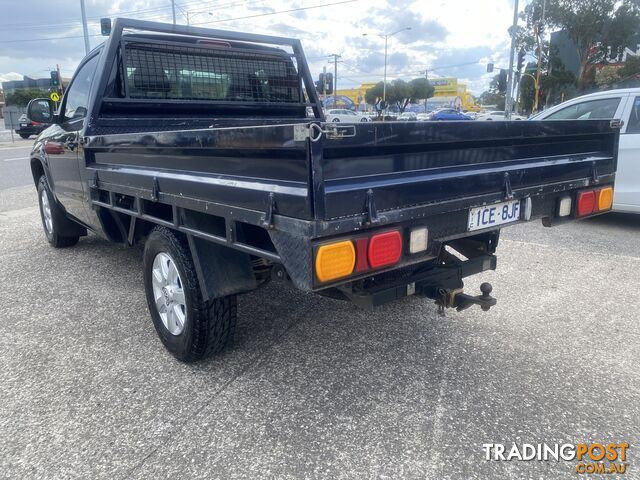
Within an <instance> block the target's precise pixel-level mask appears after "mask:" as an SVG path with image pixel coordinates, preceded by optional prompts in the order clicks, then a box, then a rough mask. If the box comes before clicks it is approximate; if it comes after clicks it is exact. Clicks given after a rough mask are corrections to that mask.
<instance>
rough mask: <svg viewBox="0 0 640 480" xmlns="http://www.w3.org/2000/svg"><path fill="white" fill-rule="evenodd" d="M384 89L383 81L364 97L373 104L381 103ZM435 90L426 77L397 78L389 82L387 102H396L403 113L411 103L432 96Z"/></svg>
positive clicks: (369, 90)
mask: <svg viewBox="0 0 640 480" xmlns="http://www.w3.org/2000/svg"><path fill="white" fill-rule="evenodd" d="M383 91H384V85H383V83H382V82H378V83H376V84H375V85H374V86H373V87H371V88H370V89H368V90H367V91H366V92H365V94H364V99H365V101H366V102H367V103H369V104H371V105H379V103H380V101H381V100H382V96H383ZM433 92H434V88H433V85H431V83H429V81H428V80H427V79H426V78H414V79H413V80H411V81H409V82H406V81H404V80H400V79H396V80H393V81H391V82H388V83H387V89H386V100H387V104H395V105H396V106H397V107H398V110H399V111H400V113H402V112H404V110H405V109H406V108H407V105H409V103H411V102H413V101H417V100H425V99H427V98H430V97H432V96H433Z"/></svg>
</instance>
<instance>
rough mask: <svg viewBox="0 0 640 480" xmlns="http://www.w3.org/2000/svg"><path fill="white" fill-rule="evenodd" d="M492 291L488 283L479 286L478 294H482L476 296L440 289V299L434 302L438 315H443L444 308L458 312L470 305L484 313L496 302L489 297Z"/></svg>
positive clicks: (459, 290)
mask: <svg viewBox="0 0 640 480" xmlns="http://www.w3.org/2000/svg"><path fill="white" fill-rule="evenodd" d="M492 290H493V287H492V286H491V284H490V283H488V282H484V283H483V284H481V285H480V292H482V294H481V295H476V296H473V295H467V294H466V293H463V291H462V289H461V288H459V289H455V290H448V289H447V290H445V289H441V290H440V291H439V294H440V295H439V297H440V298H438V299H437V300H436V304H437V305H438V313H439V314H440V315H444V311H445V308H455V309H456V310H457V311H458V312H460V311H462V310H466V309H467V308H469V307H471V306H472V305H479V306H480V308H482V310H484V311H485V312H486V311H488V310H489V309H490V308H491V307H493V306H494V305H495V304H496V302H497V300H496V299H495V298H494V297H492V296H491V291H492Z"/></svg>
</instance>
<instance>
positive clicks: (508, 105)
mask: <svg viewBox="0 0 640 480" xmlns="http://www.w3.org/2000/svg"><path fill="white" fill-rule="evenodd" d="M517 28H518V0H514V5H513V25H512V26H511V28H510V29H509V30H511V32H510V33H511V47H510V48H509V72H508V75H509V76H508V77H507V95H506V97H505V101H504V117H505V118H506V119H507V120H510V119H511V110H512V109H513V77H514V75H513V53H514V52H515V49H516V29H517Z"/></svg>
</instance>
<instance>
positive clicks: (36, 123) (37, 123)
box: [31, 120, 42, 126]
mask: <svg viewBox="0 0 640 480" xmlns="http://www.w3.org/2000/svg"><path fill="white" fill-rule="evenodd" d="M31 125H36V126H38V125H42V123H40V122H34V121H33V120H31Z"/></svg>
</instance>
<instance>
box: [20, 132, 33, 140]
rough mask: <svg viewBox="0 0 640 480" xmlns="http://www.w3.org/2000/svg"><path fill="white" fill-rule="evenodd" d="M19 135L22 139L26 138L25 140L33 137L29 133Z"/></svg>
mask: <svg viewBox="0 0 640 480" xmlns="http://www.w3.org/2000/svg"><path fill="white" fill-rule="evenodd" d="M18 135H20V136H21V137H22V138H24V139H25V140H26V139H27V138H29V137H30V136H31V135H29V134H27V133H19V134H18Z"/></svg>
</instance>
